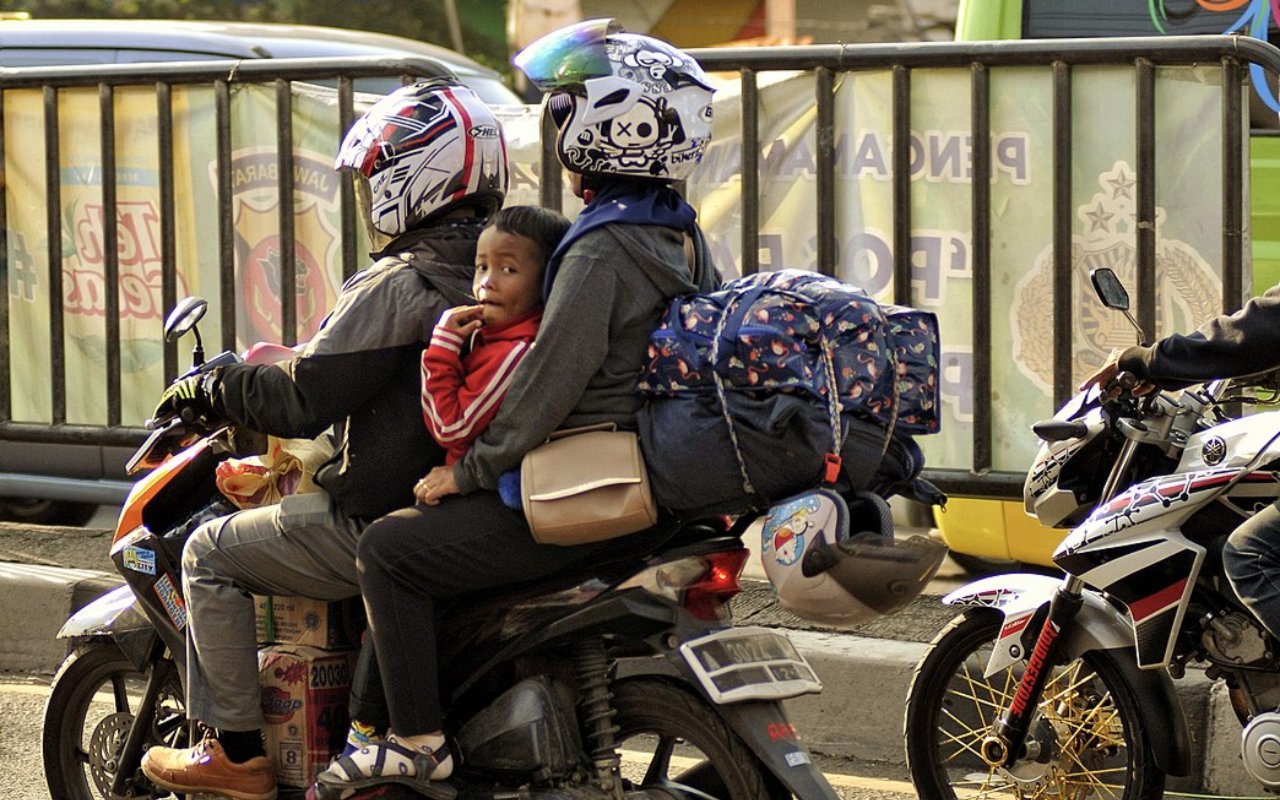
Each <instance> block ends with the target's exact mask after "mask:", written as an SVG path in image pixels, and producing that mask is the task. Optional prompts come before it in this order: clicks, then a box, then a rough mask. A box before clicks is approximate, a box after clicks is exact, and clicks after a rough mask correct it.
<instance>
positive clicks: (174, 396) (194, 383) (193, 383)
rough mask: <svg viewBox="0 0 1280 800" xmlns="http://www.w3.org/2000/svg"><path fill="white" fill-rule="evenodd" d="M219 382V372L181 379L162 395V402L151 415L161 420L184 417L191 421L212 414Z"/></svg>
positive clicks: (214, 371)
mask: <svg viewBox="0 0 1280 800" xmlns="http://www.w3.org/2000/svg"><path fill="white" fill-rule="evenodd" d="M217 381H218V372H217V370H213V371H210V372H203V373H200V374H197V375H188V376H186V377H185V378H179V379H178V380H176V381H174V382H173V383H171V384H170V385H169V388H168V389H165V390H164V394H162V395H160V402H159V403H158V404H157V405H156V410H155V411H153V412H152V413H151V418H152V419H157V420H161V419H168V418H170V417H175V416H183V419H184V420H186V421H190V420H192V419H195V417H198V416H204V415H207V414H210V413H211V412H213V410H214V409H213V395H214V389H215V387H216V385H217ZM187 409H190V411H187ZM184 412H185V414H184ZM188 417H189V419H188Z"/></svg>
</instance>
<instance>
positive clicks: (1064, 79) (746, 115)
mask: <svg viewBox="0 0 1280 800" xmlns="http://www.w3.org/2000/svg"><path fill="white" fill-rule="evenodd" d="M691 55H693V56H694V57H696V58H697V59H698V61H699V63H700V64H701V65H702V66H703V68H704V69H706V70H708V71H737V72H738V74H739V76H740V79H741V84H742V89H741V92H742V126H743V127H742V140H743V147H742V187H743V189H742V205H741V215H742V240H743V241H742V272H743V273H744V274H746V273H750V272H753V271H755V270H756V269H757V268H758V262H757V252H758V251H757V248H756V246H755V242H756V238H757V236H758V235H759V231H760V217H759V213H760V208H759V203H758V197H759V193H760V184H759V178H760V162H759V157H760V148H759V141H758V124H759V110H758V107H759V104H758V91H757V77H758V76H759V75H760V74H761V73H763V72H767V71H772V70H804V71H811V72H813V73H815V75H816V82H815V92H814V101H815V103H816V105H817V118H818V130H817V146H816V149H817V153H816V159H817V180H816V181H815V187H814V188H815V192H816V193H817V208H818V215H817V233H818V246H817V260H818V267H819V269H820V271H822V272H823V273H825V274H829V275H834V274H835V266H836V264H835V253H836V234H837V232H836V213H835V212H836V207H835V206H836V204H835V186H834V183H835V182H834V174H835V168H834V163H835V162H834V159H835V150H834V137H833V135H832V131H833V120H834V100H835V93H834V91H833V86H834V77H835V75H836V74H838V73H842V72H852V71H857V70H884V69H889V70H892V87H893V88H892V119H893V131H892V138H893V141H895V142H902V141H907V139H908V137H909V134H910V129H911V110H910V109H911V106H910V103H911V78H912V72H913V71H914V70H917V69H935V68H939V67H953V68H954V67H961V68H967V69H968V70H969V75H970V94H971V101H972V129H971V131H972V139H973V141H975V142H985V141H988V140H989V138H990V133H991V89H990V70H991V69H992V68H996V67H1012V66H1046V67H1049V68H1051V69H1052V75H1053V79H1052V80H1053V109H1054V111H1053V136H1052V138H1053V187H1052V197H1053V201H1052V203H1053V210H1052V219H1053V286H1052V293H1053V296H1054V297H1055V298H1070V297H1071V282H1072V263H1071V238H1072V224H1073V218H1074V215H1073V213H1072V211H1073V206H1072V202H1071V190H1072V187H1071V175H1072V156H1073V153H1072V146H1071V140H1072V136H1071V122H1072V103H1071V85H1072V84H1071V80H1072V70H1073V69H1074V68H1075V67H1080V66H1084V65H1104V64H1110V65H1115V64H1129V65H1132V68H1133V70H1134V75H1135V81H1136V87H1137V91H1136V103H1135V106H1134V108H1133V109H1132V113H1133V115H1134V119H1135V122H1136V130H1137V158H1136V161H1137V163H1136V165H1135V166H1136V170H1135V171H1136V179H1137V186H1136V194H1137V216H1138V220H1137V221H1138V227H1137V231H1138V232H1137V272H1138V282H1137V287H1136V288H1137V291H1136V295H1137V296H1136V298H1135V306H1136V309H1137V318H1138V321H1139V323H1140V324H1141V325H1142V326H1143V329H1144V330H1147V331H1154V330H1155V320H1156V299H1155V292H1156V279H1157V275H1156V226H1155V213H1156V208H1155V174H1156V170H1155V146H1156V142H1155V113H1154V110H1155V80H1156V68H1157V67H1161V66H1173V65H1204V64H1220V65H1221V69H1222V75H1223V90H1222V91H1223V98H1224V102H1223V104H1222V121H1221V129H1222V169H1223V175H1222V186H1223V193H1222V244H1221V265H1222V277H1223V282H1222V283H1223V285H1222V289H1223V292H1222V309H1223V311H1224V312H1231V311H1234V310H1236V309H1237V308H1239V306H1240V298H1241V297H1242V294H1243V290H1244V285H1243V274H1244V270H1243V257H1244V244H1243V242H1244V221H1245V215H1246V214H1247V213H1248V210H1247V209H1246V208H1245V207H1244V192H1243V187H1244V180H1243V175H1242V166H1241V165H1242V163H1243V156H1244V149H1243V148H1244V147H1245V144H1246V139H1247V135H1248V131H1247V130H1246V129H1245V128H1244V126H1243V125H1242V122H1241V120H1242V109H1241V96H1242V91H1241V89H1242V64H1245V63H1256V64H1260V65H1261V66H1263V67H1264V68H1265V69H1266V70H1267V71H1268V72H1269V73H1271V74H1275V73H1277V72H1280V50H1277V49H1276V48H1274V47H1272V46H1271V45H1269V44H1267V43H1265V42H1262V41H1259V40H1257V39H1252V38H1248V37H1226V36H1222V37H1218V36H1213V37H1208V36H1183V37H1166V38H1159V39H1151V38H1142V39H1073V40H1070V41H1066V40H1022V41H1008V42H968V43H942V44H932V43H926V44H914V43H913V44H884V45H855V46H842V45H820V46H810V47H787V48H759V49H755V48H737V49H707V50H694V51H691ZM972 153H973V164H972V174H973V180H972V181H971V186H972V198H971V207H972V234H973V241H972V247H971V251H970V252H971V259H972V271H973V295H972V296H973V307H974V309H975V313H974V314H973V330H972V344H973V358H974V364H973V368H974V376H973V393H974V403H973V405H974V421H973V431H972V436H973V457H972V463H971V464H970V465H969V467H968V468H967V469H964V468H959V467H956V468H950V469H930V470H927V472H926V475H927V476H928V477H930V478H931V479H932V480H934V481H935V482H936V483H938V484H939V486H941V487H942V488H943V489H944V490H945V491H948V492H950V493H952V494H957V495H968V496H978V497H982V496H987V497H1021V493H1022V484H1023V480H1024V478H1025V475H1024V474H1023V473H1010V472H995V471H993V469H992V463H993V458H992V454H993V450H992V448H993V436H992V433H993V430H992V417H993V414H994V413H998V409H996V408H994V407H993V402H992V369H991V367H992V329H991V317H990V315H988V314H986V313H977V310H979V309H986V308H990V301H991V290H992V285H991V258H992V252H991V240H990V229H991V220H992V207H991V195H990V192H991V180H990V177H991V168H992V165H991V160H990V150H989V149H988V148H985V147H974V148H972ZM908 158H909V153H908V149H907V148H905V147H895V148H893V163H892V167H893V169H892V183H893V258H894V267H893V300H894V302H895V303H899V304H903V305H910V303H911V278H912V265H911V262H910V257H911V241H910V238H911V231H912V219H911V190H910V185H911V175H910V168H909V163H908V160H907V159H908ZM1070 311H1071V309H1070V303H1069V302H1067V303H1061V302H1055V304H1054V320H1053V354H1054V355H1053V361H1054V368H1053V402H1054V406H1055V407H1057V406H1060V405H1061V404H1062V403H1063V402H1064V401H1065V400H1066V399H1068V398H1069V397H1070V396H1071V395H1072V394H1073V393H1074V391H1075V390H1074V385H1073V381H1072V375H1071V352H1072V336H1071V318H1070Z"/></svg>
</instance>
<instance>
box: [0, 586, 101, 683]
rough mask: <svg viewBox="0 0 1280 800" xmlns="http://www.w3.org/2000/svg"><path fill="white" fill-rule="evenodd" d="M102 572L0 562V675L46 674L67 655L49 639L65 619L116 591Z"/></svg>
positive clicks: (64, 645) (63, 645) (64, 646)
mask: <svg viewBox="0 0 1280 800" xmlns="http://www.w3.org/2000/svg"><path fill="white" fill-rule="evenodd" d="M120 583H121V580H120V579H119V578H118V577H115V576H113V575H108V574H107V573H105V572H99V571H96V570H89V569H68V568H65V567H49V566H44V565H40V564H16V563H11V562H3V561H0V615H2V616H3V620H4V628H5V631H4V636H3V645H2V646H0V671H4V672H52V671H53V670H54V669H56V668H57V666H58V664H60V663H62V660H63V658H65V657H66V655H67V643H66V642H64V641H61V640H59V639H57V638H55V637H56V636H57V634H58V630H59V629H61V628H62V624H63V623H64V622H66V621H67V618H68V617H70V616H71V614H72V613H73V612H74V611H76V610H77V609H80V608H81V607H83V606H84V605H85V604H87V603H89V602H90V601H91V600H93V599H94V598H96V597H98V596H99V595H100V594H102V593H103V592H106V591H108V590H110V589H112V588H114V587H116V586H118V585H120Z"/></svg>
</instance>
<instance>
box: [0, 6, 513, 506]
mask: <svg viewBox="0 0 1280 800" xmlns="http://www.w3.org/2000/svg"><path fill="white" fill-rule="evenodd" d="M354 56H383V57H386V58H410V57H416V58H427V59H431V60H433V61H435V62H437V63H439V64H441V65H443V66H444V67H446V68H447V69H448V70H450V71H451V72H452V73H453V74H454V75H455V76H456V77H457V78H458V80H459V81H461V82H462V83H463V84H465V85H467V86H469V87H470V88H472V89H474V90H475V92H476V94H478V95H479V96H480V98H481V99H483V100H484V101H485V102H486V103H490V104H494V105H503V104H520V103H521V100H520V98H519V97H518V96H517V95H516V94H515V93H514V92H513V91H511V89H509V88H507V86H506V85H504V84H503V82H502V76H501V75H499V74H498V73H497V72H495V71H494V70H491V69H488V68H487V67H484V66H482V65H480V64H478V63H477V62H475V61H473V60H472V59H470V58H468V57H466V56H464V55H462V54H460V53H456V52H454V51H452V50H448V49H445V48H443V47H439V46H437V45H432V44H427V43H425V42H419V41H415V40H413V39H406V38H403V37H400V36H390V35H387V34H381V33H370V32H366V31H356V30H347V29H341V28H327V27H321V26H315V25H283V24H270V23H244V22H197V21H187V20H122V19H57V20H31V19H13V18H7V19H0V67H9V68H21V67H52V66H84V65H95V64H102V65H106V64H134V63H142V62H178V61H211V60H222V61H225V60H228V59H262V58H349V57H354ZM352 83H353V88H354V89H355V90H356V91H358V92H368V93H371V94H386V93H388V92H390V91H392V90H394V89H395V88H397V87H398V86H399V85H400V81H399V80H398V79H396V78H359V79H356V80H354V81H353V82H352ZM132 452H133V451H132V449H131V448H120V447H99V446H90V445H81V444H66V445H53V444H39V445H35V444H31V443H25V442H11V441H3V440H0V520H12V521H19V522H27V523H36V524H64V525H82V524H84V523H85V522H87V521H88V520H89V518H90V517H91V516H92V515H93V514H94V512H95V511H96V510H97V508H98V506H99V505H102V504H118V503H120V502H122V501H123V500H124V498H125V495H126V493H127V492H128V489H129V486H130V485H131V484H130V483H128V481H127V478H126V476H125V471H124V464H125V462H126V461H127V460H128V458H129V456H130V455H132Z"/></svg>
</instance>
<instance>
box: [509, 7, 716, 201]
mask: <svg viewBox="0 0 1280 800" xmlns="http://www.w3.org/2000/svg"><path fill="white" fill-rule="evenodd" d="M514 63H515V65H516V67H517V68H519V69H520V70H521V71H522V72H524V74H525V75H527V76H528V77H529V80H530V81H532V82H533V84H534V85H536V86H537V87H538V88H539V89H541V90H543V91H544V92H548V93H549V94H548V95H547V98H546V104H545V108H544V113H546V114H549V115H550V116H551V119H552V121H553V122H554V123H555V126H556V131H557V137H556V154H557V155H558V156H559V158H560V163H562V164H563V165H564V167H565V169H567V170H569V171H570V172H576V173H579V174H582V175H626V176H630V177H636V178H651V179H656V180H661V181H668V182H670V181H681V180H685V179H687V178H688V177H689V176H690V175H691V174H692V173H693V170H694V168H696V167H697V166H698V162H699V161H700V160H701V159H702V154H703V152H704V151H705V150H706V147H707V142H708V141H709V140H710V139H711V114H712V111H711V95H712V93H713V91H714V90H713V89H712V88H711V85H710V83H709V82H708V80H707V76H706V74H705V73H704V72H703V71H702V67H700V66H698V62H697V61H695V60H693V58H692V57H691V56H689V55H688V54H687V53H685V52H684V51H682V50H679V49H677V48H675V47H672V46H671V45H669V44H667V43H666V42H663V41H661V40H659V39H654V38H653V37H651V36H642V35H639V34H632V33H624V32H622V30H621V29H620V28H618V27H617V26H616V25H615V24H614V21H613V20H611V19H595V20H588V21H586V22H581V23H578V24H577V25H570V26H569V27H566V28H562V29H560V30H558V31H554V32H552V33H549V34H547V35H546V36H544V37H542V38H541V39H539V40H537V41H536V42H534V43H533V44H531V45H529V46H528V47H526V48H525V49H524V50H522V51H520V53H519V54H517V55H516V57H515V59H514Z"/></svg>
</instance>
